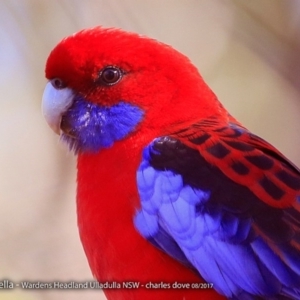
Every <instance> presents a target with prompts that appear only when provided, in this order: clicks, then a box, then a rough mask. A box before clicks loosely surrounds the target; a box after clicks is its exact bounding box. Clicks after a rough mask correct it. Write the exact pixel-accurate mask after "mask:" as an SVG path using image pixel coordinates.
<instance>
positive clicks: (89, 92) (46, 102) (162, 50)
mask: <svg viewBox="0 0 300 300" xmlns="http://www.w3.org/2000/svg"><path fill="white" fill-rule="evenodd" d="M45 77H46V79H47V80H48V82H47V83H46V87H45V90H44V93H43V99H42V112H43V115H44V117H45V119H46V121H47V123H48V125H49V126H50V127H51V128H52V129H53V131H54V132H55V133H57V134H58V135H59V136H60V139H61V140H62V141H63V142H64V143H66V144H67V145H68V147H69V150H70V151H72V152H73V153H74V154H75V155H76V156H77V191H76V207H77V223H78V230H79V236H80V239H81V242H82V245H83V248H84V251H85V254H86V257H87V260H88V263H89V266H90V269H91V272H92V274H93V276H94V277H95V279H96V280H98V282H100V283H105V282H108V283H115V284H119V285H117V286H114V287H112V288H105V289H104V293H105V295H106V297H107V299H110V300H111V299H112V300H119V299H124V300H127V299H129V300H131V299H132V300H135V299H145V300H149V299H155V300H171V299H172V300H173V299H175V300H177V299H178V300H193V299H198V300H200V299H212V300H216V299H238V300H250V299H254V300H256V299H270V300H275V299H300V171H299V169H298V168H297V167H296V166H295V165H294V164H293V163H292V162H291V161H289V160H288V159H287V158H286V157H285V156H284V155H283V154H282V153H281V152H279V150H277V149H276V148H275V147H274V146H272V145H271V144H269V143H268V142H267V141H265V140H263V139H262V138H260V137H259V136H257V135H255V134H253V133H252V132H250V131H249V130H248V129H247V128H246V127H244V126H243V125H242V124H241V123H240V122H239V121H237V120H236V119H235V118H234V117H233V116H231V115H230V114H229V113H228V112H227V110H226V109H225V107H224V106H223V105H222V104H221V102H220V101H219V100H218V98H217V96H216V95H215V94H214V92H213V91H212V90H211V89H210V88H209V86H208V85H207V84H206V83H205V81H204V79H203V78H202V76H201V75H200V73H199V71H198V69H197V67H196V66H194V65H193V63H192V62H191V61H190V59H189V58H188V57H187V56H185V55H184V54H182V53H180V52H179V51H177V50H175V49H174V48H173V47H172V46H170V45H168V44H165V43H162V42H160V41H157V40H156V39H153V38H149V37H147V36H144V35H140V34H137V33H134V32H128V31H125V30H123V29H119V28H106V27H103V26H97V27H94V28H88V29H83V30H81V31H79V32H77V33H75V34H73V35H71V36H68V37H66V38H64V39H63V40H62V41H61V42H59V43H58V44H57V45H56V46H55V47H54V48H53V50H52V51H51V52H50V54H49V56H48V59H47V62H46V67H45Z"/></svg>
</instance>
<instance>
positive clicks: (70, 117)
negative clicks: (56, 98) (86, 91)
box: [61, 97, 144, 152]
mask: <svg viewBox="0 0 300 300" xmlns="http://www.w3.org/2000/svg"><path fill="white" fill-rule="evenodd" d="M143 115H144V112H143V110H142V109H140V108H139V107H137V106H134V105H133V104H130V103H127V102H123V101H121V102H119V103H118V104H115V105H112V106H110V107H106V106H100V105H98V104H94V103H91V102H88V101H86V100H85V99H83V98H81V97H77V98H76V99H75V101H74V103H73V104H72V106H71V107H70V108H69V110H68V111H67V113H66V114H65V115H63V118H62V123H61V127H62V129H63V131H64V133H63V135H62V139H63V140H64V141H66V142H67V143H68V144H69V146H70V149H71V150H74V151H75V152H79V151H88V152H97V151H99V150H100V149H101V148H108V147H111V146H112V145H113V143H114V142H115V141H118V140H121V139H123V138H125V137H126V136H127V135H128V134H129V133H130V132H132V131H133V130H134V129H135V127H136V126H137V124H138V123H140V122H141V120H142V118H143Z"/></svg>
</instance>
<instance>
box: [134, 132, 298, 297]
mask: <svg viewBox="0 0 300 300" xmlns="http://www.w3.org/2000/svg"><path fill="white" fill-rule="evenodd" d="M193 151H194V152H193ZM173 152H174V153H173ZM187 152H188V153H187ZM165 156H167V158H168V159H166V157H165ZM172 158H173V159H172ZM178 160H179V162H178ZM182 160H183V161H182ZM166 162H167V163H166ZM199 169H200V170H199ZM203 174H204V175H203ZM195 175H196V176H195ZM201 176H202V178H203V180H201V179H202V178H201ZM203 176H204V177H203ZM208 176H209V178H208ZM195 177H196V178H195ZM137 186H138V190H139V194H140V199H141V209H140V210H139V211H137V214H136V216H135V219H134V223H135V226H136V228H137V230H138V231H139V232H140V233H141V235H142V236H144V237H145V238H146V239H148V240H149V241H150V242H151V243H152V244H153V245H155V246H156V247H158V248H160V249H161V250H162V251H164V252H166V253H168V254H169V255H170V256H172V257H174V258H175V259H177V260H178V261H180V262H182V263H183V264H185V265H187V266H189V267H191V268H193V269H195V270H196V271H197V272H198V273H199V274H200V275H201V276H202V277H203V278H204V279H205V280H206V281H208V282H213V283H214V287H215V289H216V290H217V291H218V292H219V293H221V294H223V295H225V296H226V297H228V298H232V299H234V298H238V299H256V297H262V298H264V299H279V298H280V297H281V298H280V299H283V298H284V299H285V298H286V299H289V298H290V299H298V296H297V295H299V293H300V289H299V286H300V255H299V251H298V250H297V249H295V248H293V247H292V246H291V245H290V244H289V241H290V239H289V238H284V236H287V235H288V233H289V232H290V231H289V228H285V227H284V226H283V229H282V232H279V238H278V237H275V234H274V233H273V232H274V228H272V226H273V225H274V224H273V225H272V224H271V226H270V225H268V224H265V223H264V221H263V220H264V217H265V216H264V215H263V213H265V212H266V206H267V205H266V204H264V203H261V201H259V200H258V199H257V198H256V197H255V195H253V194H251V193H250V192H249V190H247V189H246V188H245V187H240V186H239V185H237V184H235V183H233V182H232V181H231V180H230V179H228V178H226V176H225V175H223V174H221V173H220V172H218V170H216V169H214V168H213V166H210V165H209V164H208V163H206V162H205V161H204V160H203V159H202V158H201V156H200V155H199V153H198V152H197V151H196V152H195V150H193V149H188V147H187V146H185V145H183V144H181V142H179V141H178V140H176V139H174V138H168V137H167V138H160V139H156V140H154V141H153V142H152V143H151V144H150V145H149V146H148V147H147V148H146V149H145V151H144V153H143V160H142V163H141V165H140V167H139V170H138V172H137ZM224 186H226V188H225V189H224V188H223V187H224ZM236 197H239V198H242V197H243V198H246V201H244V202H245V204H243V202H242V204H241V203H238V205H237V206H238V208H237V209H235V206H234V203H236V201H237V200H236ZM239 200H240V199H239ZM270 213H271V216H268V217H269V221H270V220H271V221H278V222H279V221H282V213H279V212H278V211H276V210H274V209H273V211H272V210H271V211H270ZM272 217H273V220H272ZM279 225H280V222H279ZM285 225H286V224H285ZM255 226H258V227H259V228H260V227H261V228H262V230H261V231H262V232H264V233H266V234H268V236H269V237H270V238H271V239H272V238H273V240H274V241H273V242H274V247H273V248H272V246H271V245H270V243H269V241H267V240H265V237H264V236H262V235H261V234H260V233H259V232H257V230H256V227H255ZM278 241H281V244H280V245H279V244H276V243H277V242H278ZM284 242H286V244H285V243H284ZM282 243H283V244H282ZM272 245H273V244H272ZM276 247H277V248H276ZM275 248H276V249H277V250H276V249H275ZM284 295H285V296H284ZM295 295H296V296H297V297H296V296H295ZM277 297H279V298H277ZM295 297H296V298H295ZM257 299H258V298H257Z"/></svg>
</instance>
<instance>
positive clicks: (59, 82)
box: [50, 78, 67, 90]
mask: <svg viewBox="0 0 300 300" xmlns="http://www.w3.org/2000/svg"><path fill="white" fill-rule="evenodd" d="M50 82H51V84H52V86H53V87H54V88H55V89H57V90H61V89H64V88H65V87H66V86H67V85H66V84H65V83H64V82H63V81H62V80H61V79H60V78H53V79H51V80H50Z"/></svg>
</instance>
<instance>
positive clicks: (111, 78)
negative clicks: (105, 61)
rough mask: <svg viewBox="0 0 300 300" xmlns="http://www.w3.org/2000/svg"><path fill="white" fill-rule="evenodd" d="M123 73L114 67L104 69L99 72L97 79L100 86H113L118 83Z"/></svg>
mask: <svg viewBox="0 0 300 300" xmlns="http://www.w3.org/2000/svg"><path fill="white" fill-rule="evenodd" d="M122 75H123V72H122V71H121V70H120V69H118V68H116V67H111V66H109V67H105V68H104V69H102V70H101V71H100V75H99V79H100V82H101V83H102V84H105V85H113V84H116V83H117V82H119V81H120V80H121V78H122Z"/></svg>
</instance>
